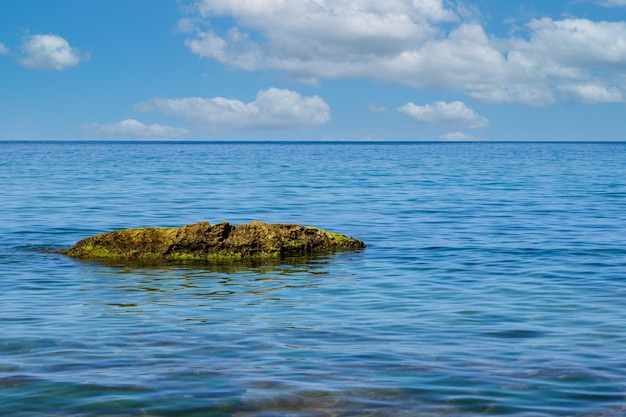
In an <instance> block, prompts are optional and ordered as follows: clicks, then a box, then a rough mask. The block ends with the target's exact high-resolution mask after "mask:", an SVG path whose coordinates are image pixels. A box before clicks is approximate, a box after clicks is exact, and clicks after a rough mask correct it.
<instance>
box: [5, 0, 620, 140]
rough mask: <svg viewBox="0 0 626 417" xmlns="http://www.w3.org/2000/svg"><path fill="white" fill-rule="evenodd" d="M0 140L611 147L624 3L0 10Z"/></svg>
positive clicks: (123, 3) (410, 0)
mask: <svg viewBox="0 0 626 417" xmlns="http://www.w3.org/2000/svg"><path fill="white" fill-rule="evenodd" d="M0 140H208V141H222V140H245V141H249V140H264V141H268V140H292V141H300V140H314V141H467V140H469V141H626V0H569V1H568V0H564V1H560V0H549V1H546V0H528V1H524V2H518V1H515V0H467V1H465V0H459V1H454V0H385V1H380V0H106V1H85V0H45V1H44V0H19V1H17V0H14V1H1V2H0Z"/></svg>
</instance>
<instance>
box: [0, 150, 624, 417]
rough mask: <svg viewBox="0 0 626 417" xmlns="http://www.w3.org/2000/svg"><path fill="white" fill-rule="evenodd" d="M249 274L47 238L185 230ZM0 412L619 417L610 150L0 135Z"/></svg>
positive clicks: (619, 234) (614, 182)
mask: <svg viewBox="0 0 626 417" xmlns="http://www.w3.org/2000/svg"><path fill="white" fill-rule="evenodd" d="M252 220H261V221H264V222H267V223H274V222H276V223H299V224H303V225H310V226H317V227H322V228H325V229H327V230H331V231H334V232H339V233H344V234H347V235H350V236H353V237H356V238H359V239H361V240H363V241H365V242H366V243H367V245H368V246H367V248H366V249H365V250H363V251H360V252H342V253H337V254H334V255H330V256H323V257H318V258H315V259H311V260H310V261H301V262H289V261H285V262H284V263H281V264H278V265H271V266H266V267H245V266H237V265H223V266H211V265H199V264H184V263H171V264H156V265H144V266H141V265H128V264H121V263H117V264H114V263H105V262H93V261H92V262H88V261H79V260H75V259H70V258H67V257H65V256H63V255H60V254H58V253H56V252H55V251H57V250H59V249H62V248H68V247H70V246H72V245H73V244H74V243H75V242H76V241H78V240H80V239H82V238H84V237H87V236H90V235H93V234H97V233H101V232H105V231H110V230H116V229H123V228H129V227H141V226H181V225H183V224H188V223H195V222H199V221H209V222H210V223H219V222H222V221H228V222H231V223H233V224H239V223H247V222H249V221H252ZM0 331H1V333H0V415H1V416H10V417H34V416H38V417H39V416H59V417H61V416H63V417H79V416H80V417H83V416H108V417H114V416H115V417H120V416H176V417H192V416H194V417H201V416H203V417H204V416H215V417H218V416H219V417H222V416H224V417H226V416H228V417H231V416H232V417H248V416H262V417H277V416H293V417H317V416H376V417H383V416H385V417H387V416H389V417H398V416H399V417H402V416H483V415H490V416H588V417H590V416H604V417H606V416H625V415H626V143H162V142H156V143H147V142H134V143H131V142H128V143H120V142H114V143H113V142H111V143H107V142H0Z"/></svg>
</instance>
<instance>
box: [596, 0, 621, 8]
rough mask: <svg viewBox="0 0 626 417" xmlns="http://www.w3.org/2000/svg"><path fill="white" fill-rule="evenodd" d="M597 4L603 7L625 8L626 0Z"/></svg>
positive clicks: (601, 0) (603, 1)
mask: <svg viewBox="0 0 626 417" xmlns="http://www.w3.org/2000/svg"><path fill="white" fill-rule="evenodd" d="M597 3H598V4H599V5H600V6H604V7H626V0H598V1H597Z"/></svg>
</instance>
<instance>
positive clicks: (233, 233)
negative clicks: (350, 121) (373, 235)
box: [60, 222, 365, 263]
mask: <svg viewBox="0 0 626 417" xmlns="http://www.w3.org/2000/svg"><path fill="white" fill-rule="evenodd" d="M363 248H365V244H364V243H363V242H362V241H360V240H358V239H354V238H351V237H347V236H344V235H342V234H338V233H332V232H327V231H325V230H322V229H318V228H316V227H308V226H300V225H297V224H266V223H263V222H252V223H248V224H241V225H231V224H230V223H219V224H215V225H211V224H209V223H208V222H201V223H196V224H190V225H186V226H183V227H179V228H139V229H127V230H118V231H113V232H107V233H102V234H99V235H96V236H92V237H88V238H86V239H83V240H81V241H79V242H77V243H76V244H75V245H74V246H73V247H72V248H70V249H67V250H62V251H60V252H61V253H63V254H65V255H67V256H71V257H73V258H80V259H101V260H146V261H153V260H176V261H209V262H216V263H226V262H238V261H246V260H256V261H262V260H277V259H285V258H295V257H309V256H314V255H322V254H328V253H332V252H336V251H346V250H358V249H363Z"/></svg>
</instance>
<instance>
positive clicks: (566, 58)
mask: <svg viewBox="0 0 626 417" xmlns="http://www.w3.org/2000/svg"><path fill="white" fill-rule="evenodd" d="M625 3H626V0H604V1H603V4H604V5H607V6H608V5H611V6H623V5H625ZM452 4H453V2H448V1H444V0H421V1H419V2H416V1H411V0H389V1H385V2H363V1H359V0H336V1H333V2H319V1H314V0H280V1H279V0H268V1H263V2H250V1H249V0H198V1H196V3H195V8H194V10H195V12H194V14H193V15H191V17H187V18H186V19H192V20H191V21H193V22H194V24H193V25H192V24H190V20H186V21H183V22H181V26H184V27H185V28H186V29H187V31H188V32H190V33H189V35H188V38H187V40H186V44H187V46H188V47H189V49H190V50H191V51H192V52H193V53H195V54H197V55H199V56H200V57H203V58H208V59H213V60H217V61H219V62H221V63H224V64H226V65H230V66H233V67H237V68H241V69H244V70H281V71H284V72H286V73H287V74H288V75H289V76H290V77H291V78H292V79H296V80H306V81H307V83H308V84H310V85H315V84H316V83H317V82H318V80H320V79H340V78H369V79H375V80H380V81H384V82H392V83H398V84H403V85H408V86H411V87H414V88H419V89H429V90H444V91H445V90H447V91H456V92H462V93H465V94H467V95H469V96H471V97H473V98H475V99H478V100H481V101H487V102H497V103H502V102H505V103H525V104H529V105H535V106H542V105H550V104H553V103H556V102H558V101H560V100H580V101H583V102H586V103H594V102H607V101H608V102H612V101H616V100H619V101H624V100H626V98H625V92H626V78H625V77H624V76H623V74H624V72H625V71H626V22H622V21H618V22H607V21H593V20H588V19H577V18H572V19H560V20H558V19H550V18H544V19H540V20H531V21H529V22H526V24H525V25H523V26H522V27H521V28H520V30H518V31H516V32H515V34H514V35H512V36H510V37H504V38H503V37H498V36H496V35H494V34H489V33H487V32H486V31H485V28H484V27H483V26H481V24H480V23H478V22H479V21H480V19H476V18H475V16H472V14H471V13H470V14H469V15H468V14H467V10H466V9H463V8H462V7H463V6H462V4H461V2H459V3H458V5H457V7H458V8H457V9H455V8H453V6H452ZM222 17H227V18H232V19H233V22H235V23H234V25H233V26H232V27H230V28H227V29H226V30H224V31H220V28H219V26H217V25H211V21H212V20H213V19H219V18H222ZM572 91H578V92H579V93H578V94H573V93H572ZM562 93H564V94H562Z"/></svg>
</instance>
